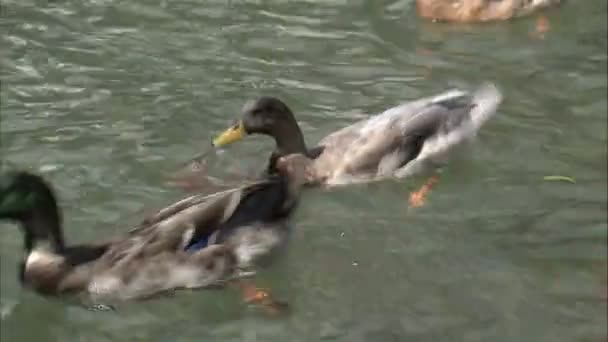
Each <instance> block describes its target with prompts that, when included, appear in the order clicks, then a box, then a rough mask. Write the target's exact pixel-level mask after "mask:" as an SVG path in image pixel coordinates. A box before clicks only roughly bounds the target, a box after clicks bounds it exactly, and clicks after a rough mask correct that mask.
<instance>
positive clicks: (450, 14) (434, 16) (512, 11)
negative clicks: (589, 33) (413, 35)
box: [416, 0, 563, 23]
mask: <svg viewBox="0 0 608 342" xmlns="http://www.w3.org/2000/svg"><path fill="white" fill-rule="evenodd" d="M561 2H563V0H416V10H417V12H418V15H419V16H421V17H423V18H427V19H431V20H439V21H447V22H460V23H472V22H486V21H500V20H508V19H511V18H516V17H522V16H525V15H529V14H531V13H533V12H536V11H538V10H541V9H543V8H547V7H551V6H556V5H559V4H560V3H561Z"/></svg>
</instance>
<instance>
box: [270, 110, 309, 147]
mask: <svg viewBox="0 0 608 342" xmlns="http://www.w3.org/2000/svg"><path fill="white" fill-rule="evenodd" d="M272 136H273V137H274V141H275V143H276V145H277V152H278V153H279V155H287V154H291V153H302V154H305V155H307V154H308V150H307V149H306V143H305V142H304V136H303V135H302V130H300V127H299V126H298V123H297V122H296V121H295V119H293V120H292V121H289V122H284V123H282V124H281V125H280V126H279V127H278V129H276V130H275V132H273V134H272Z"/></svg>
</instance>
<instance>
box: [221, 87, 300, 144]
mask: <svg viewBox="0 0 608 342" xmlns="http://www.w3.org/2000/svg"><path fill="white" fill-rule="evenodd" d="M294 124H295V125H297V124H296V121H295V118H294V116H293V113H292V112H291V110H290V109H289V107H287V105H286V104H285V103H283V101H281V100H279V99H277V98H275V97H270V96H264V97H261V98H259V99H257V100H254V101H250V102H247V103H246V104H245V106H244V107H243V110H242V115H241V118H240V119H239V120H237V121H236V122H235V123H234V124H233V125H232V126H230V127H229V128H227V129H226V130H225V131H223V132H222V133H220V134H219V135H218V136H216V137H215V138H214V139H213V142H212V143H213V146H215V147H222V146H225V145H228V144H231V143H233V142H236V141H238V140H241V139H242V138H243V137H245V136H246V135H248V134H265V135H270V136H274V137H277V136H280V135H281V133H283V132H285V131H286V130H287V131H288V130H289V129H291V128H292V126H293V125H294Z"/></svg>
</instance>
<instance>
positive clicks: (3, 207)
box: [0, 171, 56, 220]
mask: <svg viewBox="0 0 608 342" xmlns="http://www.w3.org/2000/svg"><path fill="white" fill-rule="evenodd" d="M49 206H51V207H53V208H55V206H56V204H55V196H54V195H53V192H52V190H51V188H50V187H49V186H48V185H47V184H46V182H45V181H44V180H43V179H42V178H41V177H40V176H37V175H34V174H31V173H28V172H24V171H7V172H4V173H2V174H0V219H11V220H24V219H26V218H27V217H28V216H30V215H32V213H33V212H34V211H36V210H37V209H38V208H43V207H49Z"/></svg>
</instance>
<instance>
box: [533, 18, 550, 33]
mask: <svg viewBox="0 0 608 342" xmlns="http://www.w3.org/2000/svg"><path fill="white" fill-rule="evenodd" d="M550 29H551V24H550V23H549V19H547V17H545V16H544V15H539V16H538V17H537V18H536V26H535V28H534V32H533V33H532V35H533V36H535V37H537V38H544V37H545V33H547V32H549V30H550Z"/></svg>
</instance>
